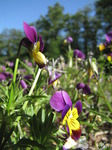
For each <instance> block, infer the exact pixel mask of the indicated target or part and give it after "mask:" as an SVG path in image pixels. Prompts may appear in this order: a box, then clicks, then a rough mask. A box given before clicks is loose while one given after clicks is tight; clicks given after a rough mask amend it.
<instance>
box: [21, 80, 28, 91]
mask: <svg viewBox="0 0 112 150" xmlns="http://www.w3.org/2000/svg"><path fill="white" fill-rule="evenodd" d="M20 84H21V86H22V88H23V89H27V84H26V82H25V81H24V80H21V81H20Z"/></svg>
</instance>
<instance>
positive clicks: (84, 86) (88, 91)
mask: <svg viewBox="0 0 112 150" xmlns="http://www.w3.org/2000/svg"><path fill="white" fill-rule="evenodd" d="M76 88H77V89H78V90H80V89H82V90H83V92H84V94H91V89H90V87H89V85H87V84H84V83H82V82H80V83H78V84H77V85H76Z"/></svg>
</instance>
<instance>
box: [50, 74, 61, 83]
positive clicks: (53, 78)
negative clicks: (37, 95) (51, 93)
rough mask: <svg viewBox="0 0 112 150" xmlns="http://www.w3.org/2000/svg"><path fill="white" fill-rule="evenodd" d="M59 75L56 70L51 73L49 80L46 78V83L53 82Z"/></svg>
mask: <svg viewBox="0 0 112 150" xmlns="http://www.w3.org/2000/svg"><path fill="white" fill-rule="evenodd" d="M60 77H61V74H59V73H58V72H54V73H51V76H50V77H49V80H48V84H49V85H50V84H52V83H54V82H55V81H56V80H57V79H59V78H60Z"/></svg>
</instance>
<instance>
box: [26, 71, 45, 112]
mask: <svg viewBox="0 0 112 150" xmlns="http://www.w3.org/2000/svg"><path fill="white" fill-rule="evenodd" d="M41 70H42V69H40V68H39V69H38V72H37V75H36V78H35V80H34V82H33V84H32V87H31V89H30V91H29V93H28V96H31V95H32V93H33V90H34V88H35V85H36V83H37V81H38V79H39V76H40V73H41ZM27 104H28V101H26V102H25V103H24V105H23V110H25V109H26V106H27Z"/></svg>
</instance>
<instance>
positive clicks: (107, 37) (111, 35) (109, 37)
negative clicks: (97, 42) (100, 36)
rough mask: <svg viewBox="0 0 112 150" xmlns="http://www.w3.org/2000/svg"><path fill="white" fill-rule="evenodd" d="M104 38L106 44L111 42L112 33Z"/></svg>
mask: <svg viewBox="0 0 112 150" xmlns="http://www.w3.org/2000/svg"><path fill="white" fill-rule="evenodd" d="M105 38H106V41H107V42H108V43H110V42H112V31H110V32H108V33H107V34H106V36H105Z"/></svg>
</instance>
